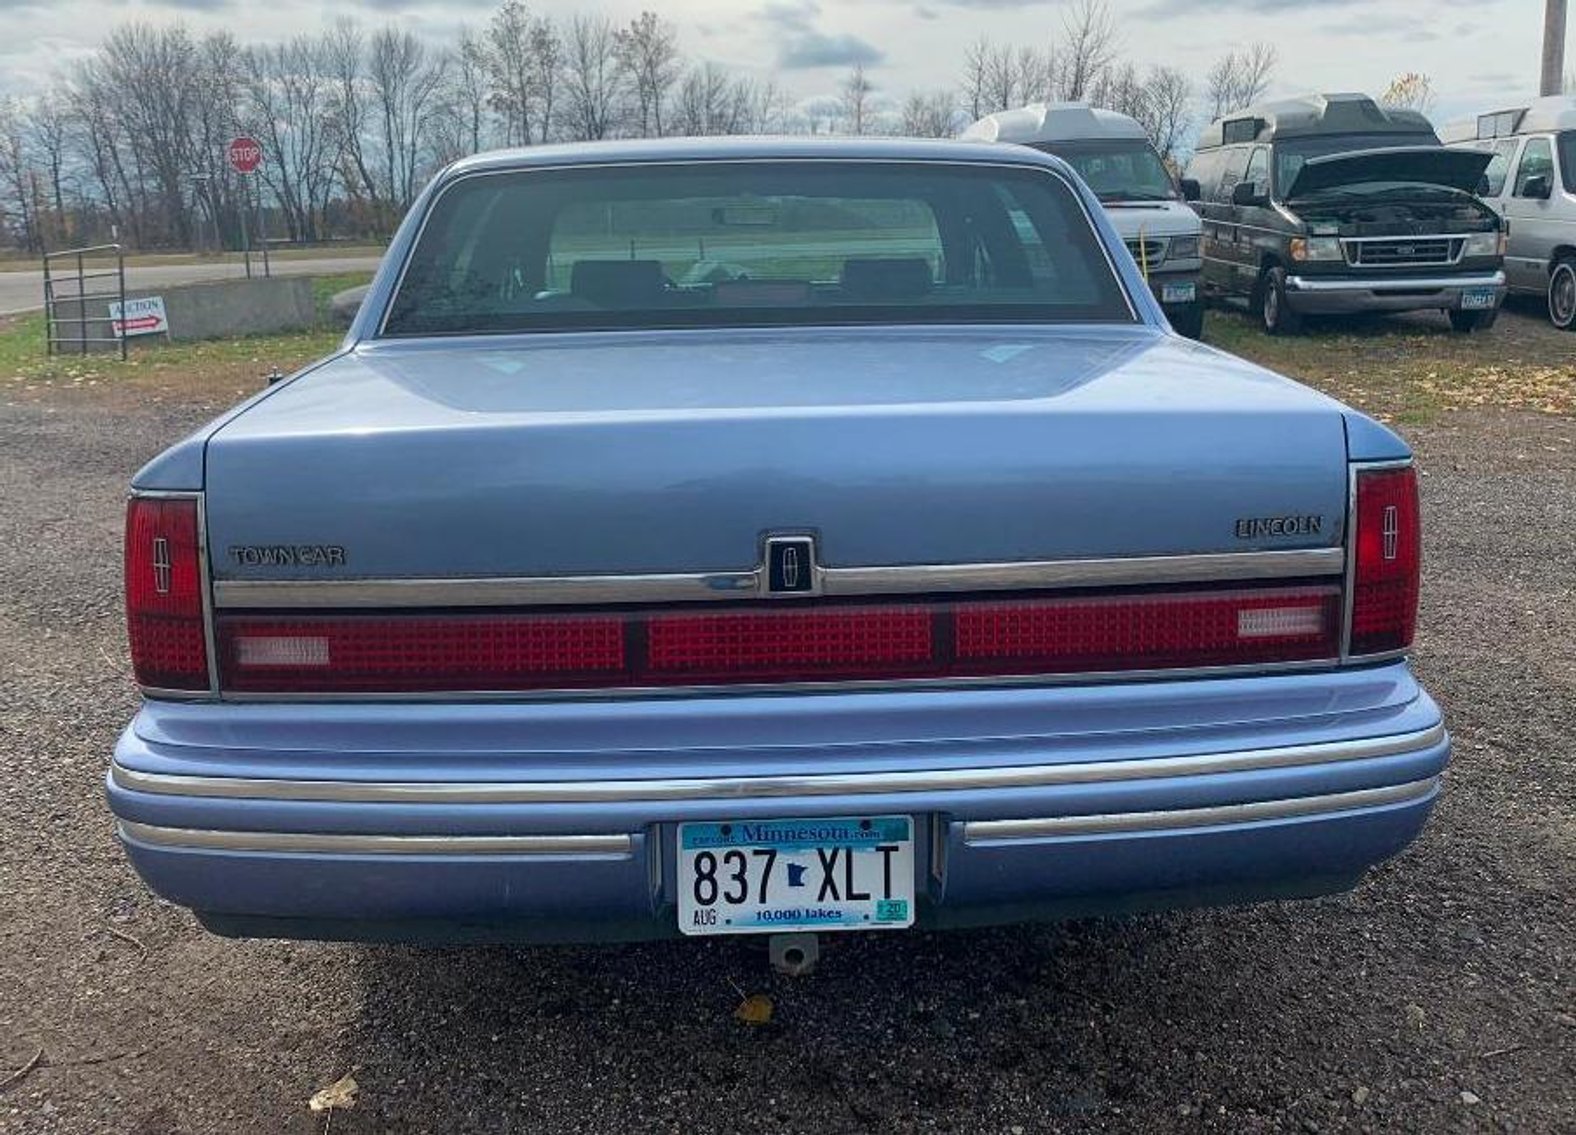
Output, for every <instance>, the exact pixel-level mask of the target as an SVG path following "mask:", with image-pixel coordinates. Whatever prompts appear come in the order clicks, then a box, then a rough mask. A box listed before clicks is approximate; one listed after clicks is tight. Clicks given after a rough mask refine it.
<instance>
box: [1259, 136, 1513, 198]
mask: <svg viewBox="0 0 1576 1135" xmlns="http://www.w3.org/2000/svg"><path fill="white" fill-rule="evenodd" d="M1492 158H1493V155H1492V154H1489V153H1485V152H1483V151H1481V150H1447V149H1445V148H1444V147H1442V146H1396V147H1392V148H1390V149H1383V150H1358V151H1356V152H1354V153H1349V154H1329V155H1327V156H1325V157H1322V158H1309V159H1308V160H1307V161H1306V162H1304V163H1303V165H1302V168H1301V169H1300V170H1298V171H1297V175H1296V176H1295V177H1293V178H1292V180H1291V184H1290V185H1288V186H1286V187H1285V188H1284V189H1283V190H1282V191H1281V196H1282V198H1283V199H1284V200H1287V201H1290V200H1292V199H1294V198H1297V197H1307V196H1309V195H1311V194H1314V193H1322V192H1324V191H1325V190H1327V189H1339V188H1341V187H1343V186H1348V185H1364V184H1370V183H1373V182H1379V181H1401V182H1410V183H1412V184H1414V185H1440V186H1444V187H1446V188H1448V189H1459V190H1460V191H1461V192H1463V193H1471V194H1476V193H1477V189H1478V184H1479V182H1481V181H1482V180H1483V171H1484V170H1486V169H1487V168H1488V163H1489V162H1490V160H1492Z"/></svg>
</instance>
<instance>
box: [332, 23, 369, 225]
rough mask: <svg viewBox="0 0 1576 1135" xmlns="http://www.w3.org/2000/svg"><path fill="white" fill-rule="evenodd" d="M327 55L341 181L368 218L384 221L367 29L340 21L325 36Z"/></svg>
mask: <svg viewBox="0 0 1576 1135" xmlns="http://www.w3.org/2000/svg"><path fill="white" fill-rule="evenodd" d="M323 58H324V63H325V65H326V68H327V71H328V75H329V81H330V89H331V92H332V93H331V96H330V105H331V108H332V109H331V114H332V115H333V122H334V131H335V133H336V135H337V136H338V138H339V140H340V143H341V144H340V149H339V154H340V165H341V170H340V174H339V180H340V184H341V185H342V186H343V187H344V189H345V193H346V195H347V196H348V197H349V198H350V203H351V204H352V206H355V207H356V208H357V210H358V211H359V212H360V214H361V217H362V220H363V221H366V222H370V223H371V224H373V225H378V224H381V222H382V219H383V214H384V209H383V200H382V195H381V194H380V192H379V189H378V178H377V176H376V174H375V173H374V170H373V163H374V157H373V154H372V149H371V144H370V139H369V134H370V130H371V125H372V121H373V116H372V110H371V105H370V96H369V95H368V92H367V78H366V44H365V41H364V40H363V39H362V36H361V29H360V28H358V27H357V26H356V25H355V23H353V22H352V21H350V20H341V21H339V22H338V23H337V24H335V25H334V27H333V28H332V29H330V30H329V32H328V33H327V34H326V35H325V36H324V37H323Z"/></svg>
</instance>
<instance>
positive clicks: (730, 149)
mask: <svg viewBox="0 0 1576 1135" xmlns="http://www.w3.org/2000/svg"><path fill="white" fill-rule="evenodd" d="M832 159H839V160H846V161H916V162H979V163H986V164H991V165H1021V166H1040V167H1043V168H1049V169H1055V170H1058V171H1065V170H1066V168H1067V167H1066V166H1065V165H1064V164H1063V163H1062V162H1061V160H1060V159H1058V158H1054V157H1051V156H1050V155H1048V154H1042V153H1039V152H1038V151H1036V150H1030V149H1025V148H1022V147H1008V146H996V145H991V144H988V143H983V142H978V143H976V142H960V141H955V140H953V139H948V138H942V139H924V138H852V137H850V138H841V137H820V138H817V137H767V136H754V135H735V136H729V137H721V138H644V139H628V140H622V141H616V142H574V143H564V144H555V145H548V146H528V147H523V148H515V149H509V150H492V151H489V152H487V153H481V154H476V155H475V156H473V157H468V158H462V159H460V160H459V161H457V162H455V163H454V164H453V165H451V166H449V167H448V169H447V170H446V171H444V177H445V179H448V178H454V177H461V176H464V175H466V174H472V173H482V172H488V173H491V172H498V171H502V170H514V169H522V170H523V169H542V168H550V167H553V166H576V165H599V164H609V165H622V164H629V165H637V164H642V163H651V162H712V161H798V160H832Z"/></svg>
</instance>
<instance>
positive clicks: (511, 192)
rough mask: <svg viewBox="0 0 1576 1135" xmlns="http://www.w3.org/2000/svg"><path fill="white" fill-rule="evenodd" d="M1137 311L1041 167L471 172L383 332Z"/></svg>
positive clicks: (442, 208)
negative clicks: (1133, 309) (1130, 304)
mask: <svg viewBox="0 0 1576 1135" xmlns="http://www.w3.org/2000/svg"><path fill="white" fill-rule="evenodd" d="M1135 318H1136V317H1135V316H1134V314H1133V311H1132V308H1131V307H1130V306H1129V304H1128V302H1127V298H1126V293H1125V291H1124V290H1123V287H1122V284H1121V282H1120V280H1119V278H1118V277H1117V275H1116V271H1115V269H1114V268H1113V266H1112V263H1111V261H1110V259H1109V258H1108V257H1107V255H1106V252H1105V249H1104V247H1103V246H1102V244H1101V242H1100V238H1099V236H1098V235H1097V233H1096V231H1095V229H1094V226H1093V225H1092V224H1091V223H1090V219H1089V216H1088V214H1087V212H1085V210H1084V207H1083V204H1082V203H1081V202H1080V201H1079V199H1078V197H1077V195H1076V194H1075V193H1074V192H1073V189H1072V187H1071V185H1070V184H1069V183H1068V182H1067V181H1065V180H1064V179H1062V178H1061V177H1058V176H1057V175H1056V174H1054V173H1051V172H1049V171H1047V170H1042V169H1032V168H1024V167H1016V168H1014V167H1011V166H1006V165H1001V166H996V165H962V164H952V163H939V162H937V163H921V162H914V163H903V162H864V161H858V162H855V161H814V162H809V161H793V162H724V161H704V162H691V163H683V162H679V163H672V164H666V163H664V164H658V163H626V164H608V165H601V166H587V167H578V168H560V169H553V168H537V169H523V170H510V171H503V172H497V173H484V174H475V175H469V176H462V177H460V178H459V179H457V180H456V181H454V182H452V183H451V184H450V185H449V186H448V187H446V188H445V189H444V190H442V191H441V192H440V193H439V194H438V196H437V198H436V200H435V201H434V202H433V204H432V206H431V208H430V211H429V213H428V215H427V217H426V219H425V221H424V223H423V225H422V228H421V235H420V236H419V238H418V239H417V241H416V244H415V247H414V248H413V249H412V251H411V253H410V256H409V258H408V260H407V262H406V267H405V270H404V273H403V277H402V279H401V282H400V285H399V290H398V291H397V293H396V294H395V297H394V300H393V303H392V305H391V307H390V309H389V312H388V316H387V318H386V320H385V323H384V333H385V334H388V335H435V334H472V333H480V332H490V331H500V332H504V331H561V330H580V329H587V330H590V329H596V330H603V329H612V328H624V327H629V328H653V327H663V328H668V327H721V326H760V325H784V324H827V323H840V324H849V323H857V324H871V323H893V324H899V323H943V322H951V323H958V322H972V323H984V322H1035V323H1045V322H1133V321H1134V319H1135Z"/></svg>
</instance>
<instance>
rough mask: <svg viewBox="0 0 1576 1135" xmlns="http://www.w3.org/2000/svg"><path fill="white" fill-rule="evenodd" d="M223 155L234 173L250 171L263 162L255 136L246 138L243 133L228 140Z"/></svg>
mask: <svg viewBox="0 0 1576 1135" xmlns="http://www.w3.org/2000/svg"><path fill="white" fill-rule="evenodd" d="M224 156H225V157H226V158H227V159H228V160H229V162H230V165H231V166H233V167H234V169H235V172H236V173H251V172H252V171H253V170H255V169H256V168H257V167H258V166H260V165H262V164H263V148H262V147H261V146H259V145H258V144H257V139H256V138H248V137H247V136H246V135H245V134H243V135H241V136H240V137H239V138H233V139H231V140H230V145H229V146H228V147H227V148H226V149H225V152H224Z"/></svg>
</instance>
